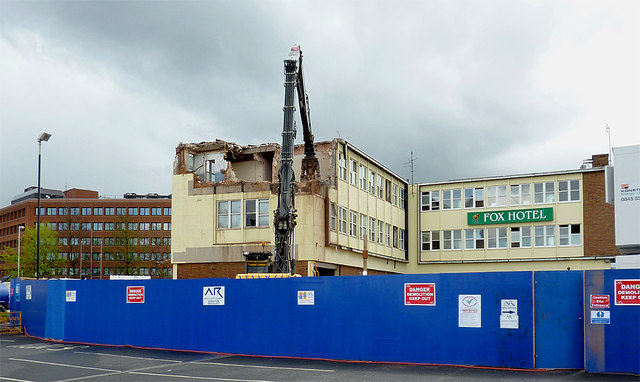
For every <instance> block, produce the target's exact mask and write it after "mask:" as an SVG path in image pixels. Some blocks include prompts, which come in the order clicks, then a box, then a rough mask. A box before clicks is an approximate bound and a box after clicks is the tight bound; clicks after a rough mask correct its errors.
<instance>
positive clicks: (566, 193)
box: [558, 179, 580, 203]
mask: <svg viewBox="0 0 640 382" xmlns="http://www.w3.org/2000/svg"><path fill="white" fill-rule="evenodd" d="M563 188H565V189H564V190H563ZM563 199H565V200H563ZM579 201H580V179H572V180H560V181H558V203H569V202H579Z"/></svg>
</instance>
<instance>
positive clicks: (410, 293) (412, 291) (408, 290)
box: [404, 283, 436, 306]
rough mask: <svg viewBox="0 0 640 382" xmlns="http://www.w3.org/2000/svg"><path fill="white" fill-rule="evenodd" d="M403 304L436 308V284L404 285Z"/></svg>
mask: <svg viewBox="0 0 640 382" xmlns="http://www.w3.org/2000/svg"><path fill="white" fill-rule="evenodd" d="M404 304H405V305H422V306H436V283H415V284H413V283H411V284H409V283H407V284H404Z"/></svg>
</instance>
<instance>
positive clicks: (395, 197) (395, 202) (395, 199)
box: [392, 183, 398, 206]
mask: <svg viewBox="0 0 640 382" xmlns="http://www.w3.org/2000/svg"><path fill="white" fill-rule="evenodd" d="M392 189H393V205H394V206H397V205H398V185H397V184H395V183H394V184H393V186H392Z"/></svg>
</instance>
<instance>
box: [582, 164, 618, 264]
mask: <svg viewBox="0 0 640 382" xmlns="http://www.w3.org/2000/svg"><path fill="white" fill-rule="evenodd" d="M583 174H584V175H583V178H582V179H583V198H584V199H583V203H584V204H583V209H584V210H583V213H584V216H583V219H584V220H583V221H584V233H583V235H584V255H585V256H611V255H619V254H620V251H619V250H618V247H616V243H615V215H614V206H613V204H609V203H607V202H606V201H605V185H604V171H596V172H585V173H583Z"/></svg>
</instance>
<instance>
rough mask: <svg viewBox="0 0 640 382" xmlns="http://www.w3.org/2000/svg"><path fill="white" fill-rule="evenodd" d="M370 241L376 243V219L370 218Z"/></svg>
mask: <svg viewBox="0 0 640 382" xmlns="http://www.w3.org/2000/svg"><path fill="white" fill-rule="evenodd" d="M369 241H370V242H372V243H375V241H376V219H374V218H369Z"/></svg>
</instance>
